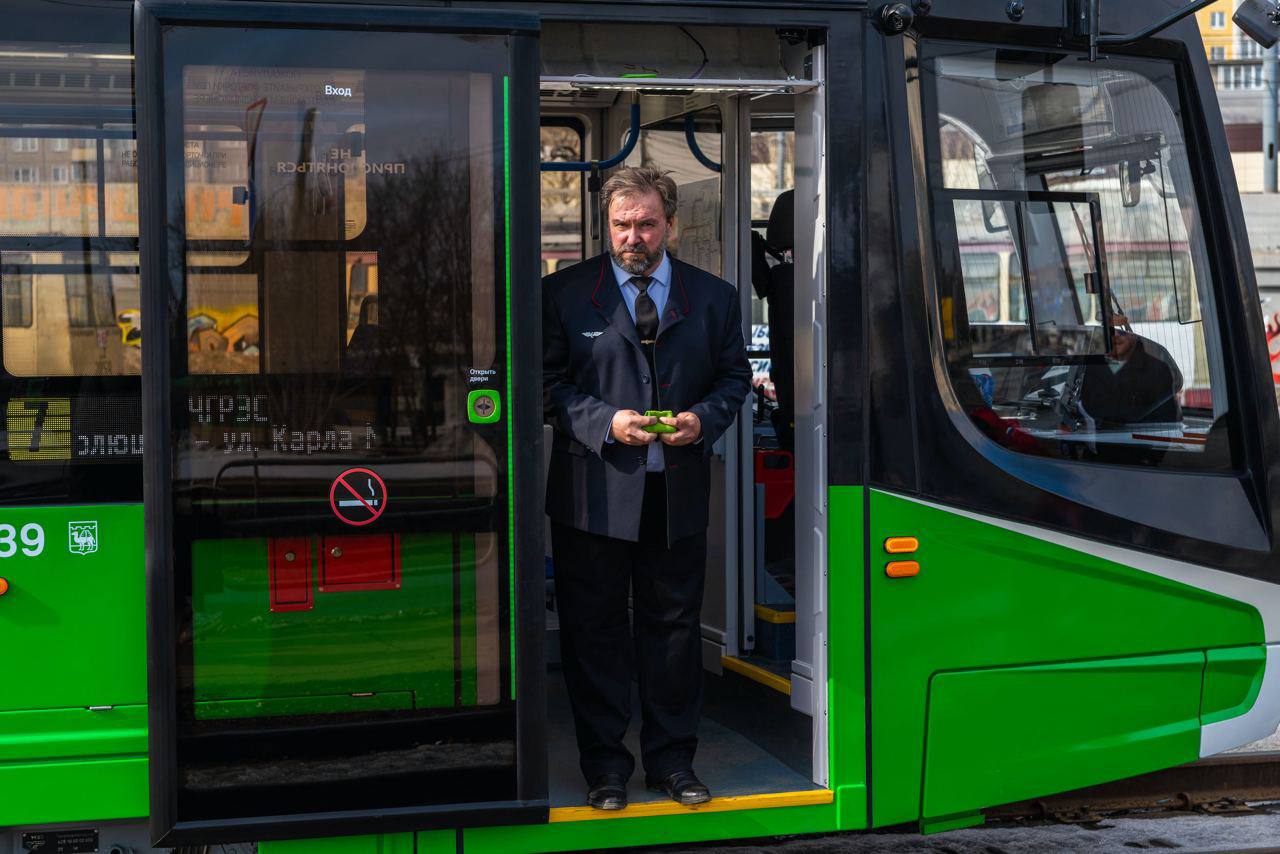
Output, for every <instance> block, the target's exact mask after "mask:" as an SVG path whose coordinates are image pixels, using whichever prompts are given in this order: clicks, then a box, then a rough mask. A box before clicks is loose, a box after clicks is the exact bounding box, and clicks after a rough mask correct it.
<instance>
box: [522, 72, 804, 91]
mask: <svg viewBox="0 0 1280 854" xmlns="http://www.w3.org/2000/svg"><path fill="white" fill-rule="evenodd" d="M818 86H819V84H818V82H817V81H814V80H790V79H789V80H737V79H731V78H726V79H706V78H697V79H693V78H687V77H590V76H586V75H583V76H550V77H542V78H540V80H539V87H540V88H541V89H542V90H543V91H550V92H575V91H578V92H580V91H590V90H603V91H610V92H653V93H656V94H694V93H707V94H717V93H719V94H724V93H734V94H748V95H750V94H759V95H771V94H783V95H794V94H798V93H800V92H811V91H813V90H814V89H817V88H818Z"/></svg>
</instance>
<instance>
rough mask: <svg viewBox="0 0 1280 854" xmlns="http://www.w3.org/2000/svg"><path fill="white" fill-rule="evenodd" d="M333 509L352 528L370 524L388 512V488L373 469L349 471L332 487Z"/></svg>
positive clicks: (330, 500)
mask: <svg viewBox="0 0 1280 854" xmlns="http://www.w3.org/2000/svg"><path fill="white" fill-rule="evenodd" d="M329 506H330V507H332V508H333V513H334V515H335V516H337V517H338V518H339V519H341V520H342V521H343V522H346V523H347V524H348V525H355V526H357V527H359V526H360V525H368V524H369V523H371V522H376V521H377V519H378V517H379V516H381V515H382V514H383V512H384V511H385V510H386V509H387V485H386V484H385V483H383V481H382V478H380V477H378V475H377V474H375V473H374V472H372V471H370V470H369V469H363V468H359V469H347V470H346V471H344V472H343V473H342V474H340V475H338V476H337V477H336V478H334V481H333V486H331V487H329Z"/></svg>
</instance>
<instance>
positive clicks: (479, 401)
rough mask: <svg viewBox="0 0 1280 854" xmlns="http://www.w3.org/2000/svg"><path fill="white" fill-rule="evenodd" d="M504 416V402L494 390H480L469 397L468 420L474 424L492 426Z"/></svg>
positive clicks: (471, 393)
mask: <svg viewBox="0 0 1280 854" xmlns="http://www.w3.org/2000/svg"><path fill="white" fill-rule="evenodd" d="M500 415H502V402H501V400H500V399H499V398H498V393H497V392H496V391H494V390H493V389H488V388H480V389H476V390H475V391H473V392H470V393H469V394H468V395H467V418H468V419H470V421H471V423H472V424H492V423H493V422H495V421H497V420H498V417H499V416H500Z"/></svg>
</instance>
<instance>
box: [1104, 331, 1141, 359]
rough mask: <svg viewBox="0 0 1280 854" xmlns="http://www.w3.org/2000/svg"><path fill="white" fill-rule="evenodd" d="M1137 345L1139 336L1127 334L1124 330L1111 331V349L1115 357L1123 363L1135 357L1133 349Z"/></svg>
mask: <svg viewBox="0 0 1280 854" xmlns="http://www.w3.org/2000/svg"><path fill="white" fill-rule="evenodd" d="M1137 343H1138V336H1136V335H1134V334H1133V333H1131V332H1125V331H1124V330H1123V329H1113V330H1112V331H1111V349H1112V351H1113V352H1114V354H1115V357H1116V358H1117V359H1119V360H1120V361H1122V362H1123V361H1126V360H1127V359H1128V358H1129V357H1130V356H1132V355H1133V348H1134V347H1135V346H1136V345H1137Z"/></svg>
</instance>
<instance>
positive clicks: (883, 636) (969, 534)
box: [868, 490, 1264, 826]
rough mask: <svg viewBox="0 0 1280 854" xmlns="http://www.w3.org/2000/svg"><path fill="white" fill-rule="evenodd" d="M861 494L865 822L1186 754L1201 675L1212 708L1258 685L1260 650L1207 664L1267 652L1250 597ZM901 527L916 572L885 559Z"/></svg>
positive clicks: (996, 800) (1156, 565)
mask: <svg viewBox="0 0 1280 854" xmlns="http://www.w3.org/2000/svg"><path fill="white" fill-rule="evenodd" d="M869 501H870V524H869V528H868V536H869V538H870V540H871V548H870V555H871V557H870V562H869V565H868V569H869V572H870V579H869V582H870V583H869V588H870V589H869V597H870V598H869V613H870V621H871V631H870V636H871V650H872V651H871V658H870V662H871V728H870V733H871V764H872V770H871V782H872V787H873V788H872V792H871V804H872V812H873V816H872V824H873V825H876V826H882V825H891V824H898V823H902V822H913V821H920V820H921V819H925V820H928V819H930V818H941V817H945V816H956V815H963V814H966V813H971V812H972V811H974V810H977V809H980V808H984V807H991V806H997V805H999V804H1001V803H1005V802H1008V801H1010V800H1017V799H1020V798H1025V797H1032V796H1035V795H1039V794H1046V793H1050V792H1061V791H1066V790H1069V789H1071V788H1073V787H1076V786H1080V785H1084V784H1087V783H1093V782H1097V781H1101V780H1115V779H1122V778H1124V777H1128V776H1131V775H1134V774H1138V773H1142V772H1144V771H1149V770H1152V769H1155V768H1159V767H1165V766H1171V765H1175V764H1178V763H1180V762H1187V761H1190V760H1193V759H1196V758H1197V757H1198V756H1199V741H1200V732H1199V726H1200V721H1199V715H1200V704H1201V687H1202V683H1203V684H1205V685H1207V686H1208V690H1209V693H1208V694H1207V695H1206V699H1208V700H1210V701H1211V703H1212V705H1213V706H1214V707H1215V708H1213V709H1211V710H1209V711H1210V714H1212V713H1215V712H1217V713H1220V712H1222V711H1223V710H1224V709H1235V708H1238V707H1239V706H1240V705H1241V704H1243V703H1244V702H1246V701H1247V700H1248V696H1249V686H1250V684H1251V679H1252V676H1253V674H1260V668H1261V657H1260V653H1254V654H1253V660H1232V661H1228V660H1226V659H1225V658H1224V659H1223V660H1222V661H1221V662H1220V663H1217V664H1214V665H1211V666H1210V668H1209V670H1210V672H1211V674H1212V677H1211V679H1210V680H1209V681H1208V682H1205V681H1204V673H1205V669H1206V668H1205V656H1206V652H1205V651H1206V650H1208V651H1209V654H1210V655H1211V656H1212V655H1216V654H1217V653H1215V652H1214V650H1224V649H1228V648H1238V647H1255V648H1258V649H1260V644H1261V643H1262V642H1263V640H1264V633H1263V624H1262V618H1261V615H1260V614H1259V612H1258V609H1257V608H1255V607H1254V606H1252V605H1250V604H1249V603H1247V602H1244V601H1240V600H1237V599H1233V598H1230V597H1227V596H1224V595H1220V594H1218V593H1214V592H1211V591H1210V590H1207V589H1204V588H1200V587H1196V586H1194V585H1193V584H1189V583H1184V582H1183V581H1180V580H1177V579H1175V578H1173V577H1166V576H1165V575H1162V574H1161V572H1160V570H1161V558H1159V557H1157V556H1154V555H1149V554H1139V553H1137V552H1134V553H1133V563H1132V565H1130V564H1128V563H1124V562H1120V561H1119V560H1116V559H1110V558H1109V557H1103V556H1100V555H1099V554H1094V553H1092V552H1091V551H1090V547H1091V544H1090V543H1089V542H1088V541H1083V540H1078V539H1075V538H1071V537H1070V536H1069V535H1060V534H1058V533H1056V532H1053V531H1048V530H1042V529H1036V528H1032V527H1029V526H1021V527H1019V528H1018V529H1016V530H1011V529H1009V527H1008V526H1007V525H1008V523H1006V522H1005V521H1004V520H999V519H994V518H983V517H979V518H974V517H973V516H970V515H967V514H965V513H964V512H963V511H959V510H952V509H950V508H945V507H939V506H935V505H930V504H926V503H923V502H920V501H913V500H911V499H908V498H905V497H902V496H898V495H892V494H888V493H884V492H878V491H875V490H872V491H871V492H870V498H869ZM898 536H908V537H916V538H917V539H918V541H919V548H918V550H917V551H916V552H915V553H914V554H912V555H911V557H912V559H913V560H916V561H917V562H918V563H919V566H920V570H919V574H918V575H915V576H914V577H908V578H894V577H890V576H889V575H888V574H887V573H886V570H885V566H886V564H887V563H888V562H889V561H890V560H893V559H895V556H894V555H890V554H887V553H886V552H885V550H884V545H883V544H884V542H885V540H886V539H887V538H889V537H898ZM1108 554H1109V555H1110V556H1111V557H1117V556H1118V557H1123V556H1124V555H1125V553H1123V552H1117V551H1115V550H1113V551H1111V552H1108ZM1046 662H1072V663H1068V664H1052V665H1049V664H1046ZM1250 702H1251V701H1250ZM975 768H980V769H982V770H981V773H974V769H975ZM926 778H927V779H926Z"/></svg>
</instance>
